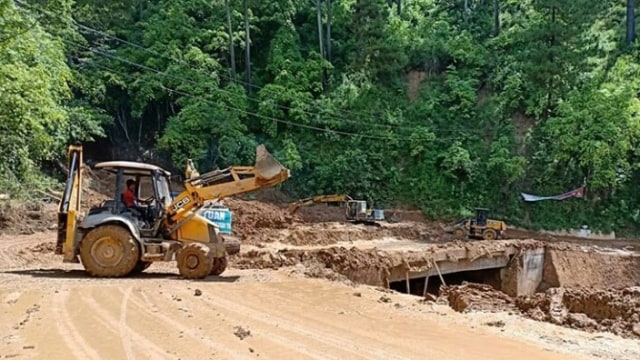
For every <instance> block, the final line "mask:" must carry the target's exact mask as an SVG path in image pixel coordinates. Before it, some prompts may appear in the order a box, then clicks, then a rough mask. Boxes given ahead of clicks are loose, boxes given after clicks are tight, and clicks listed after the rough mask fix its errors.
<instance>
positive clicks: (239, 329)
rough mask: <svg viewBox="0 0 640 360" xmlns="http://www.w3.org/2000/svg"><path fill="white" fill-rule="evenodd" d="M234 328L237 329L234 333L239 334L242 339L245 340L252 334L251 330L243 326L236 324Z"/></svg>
mask: <svg viewBox="0 0 640 360" xmlns="http://www.w3.org/2000/svg"><path fill="white" fill-rule="evenodd" d="M234 329H235V330H236V331H235V332H234V333H233V335H235V336H237V337H238V339H240V340H244V338H246V337H248V336H251V330H245V329H243V328H242V326H236V327H234Z"/></svg>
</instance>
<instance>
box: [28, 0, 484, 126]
mask: <svg viewBox="0 0 640 360" xmlns="http://www.w3.org/2000/svg"><path fill="white" fill-rule="evenodd" d="M16 2H17V3H20V4H23V5H25V6H27V7H32V6H31V5H28V4H24V3H22V2H21V1H19V0H16ZM36 9H37V10H38V11H41V12H50V11H47V10H43V9H39V8H36ZM50 13H51V14H53V15H55V16H57V17H59V18H61V16H62V15H60V14H57V13H53V12H50ZM73 23H74V24H75V25H76V26H78V27H79V28H81V29H84V30H86V31H90V32H93V33H96V34H100V35H102V36H105V37H107V38H110V39H113V40H116V41H118V42H120V43H123V44H126V45H129V46H132V47H135V48H137V49H140V50H142V51H145V52H147V53H149V54H152V55H154V56H157V57H161V58H164V59H166V60H169V61H172V62H177V63H180V64H183V65H185V66H187V67H189V68H191V69H192V70H195V71H199V72H201V71H202V69H199V68H195V67H193V66H192V65H190V64H189V63H187V62H186V61H184V60H181V59H175V58H172V57H169V56H167V55H165V54H161V53H159V52H157V51H154V50H152V49H149V48H147V47H144V46H142V45H139V44H136V43H133V42H130V41H127V40H124V39H121V38H118V37H116V36H113V35H110V34H107V33H105V32H103V31H101V30H98V29H94V28H92V27H89V26H86V25H83V24H81V23H79V22H77V21H76V20H73ZM217 75H218V76H219V77H221V78H223V79H226V80H228V81H231V82H239V83H241V84H243V85H248V86H251V87H253V88H256V89H264V90H267V91H272V90H270V89H267V88H264V87H260V86H258V85H254V84H250V83H245V82H243V81H242V80H234V79H232V78H231V77H228V76H226V75H224V74H217ZM220 91H222V92H227V93H230V94H232V95H234V96H235V95H237V94H235V93H232V92H230V91H228V90H225V89H220ZM273 93H275V92H273ZM247 99H249V100H253V101H256V102H259V99H256V98H252V97H247ZM310 105H314V104H310ZM275 106H277V107H279V108H280V109H283V110H291V111H296V112H302V113H306V114H308V115H312V116H318V115H323V114H320V113H318V112H311V111H308V110H304V109H298V108H291V107H288V106H286V105H282V104H276V105H275ZM342 112H344V113H346V114H353V115H358V116H362V115H366V117H369V118H372V119H373V120H376V118H375V117H373V116H371V114H364V113H358V112H353V111H349V110H342ZM324 116H325V117H326V118H333V119H336V120H341V121H342V122H349V123H353V124H358V125H365V126H374V127H380V128H398V129H406V130H409V131H415V128H413V127H407V126H403V125H400V124H381V123H372V122H363V121H355V120H350V119H346V118H343V117H339V116H335V115H330V114H324ZM377 120H380V121H382V119H380V118H377ZM429 130H430V131H431V132H459V131H464V132H476V131H477V132H481V133H483V132H484V131H483V130H480V129H477V130H476V129H433V128H431V129H429Z"/></svg>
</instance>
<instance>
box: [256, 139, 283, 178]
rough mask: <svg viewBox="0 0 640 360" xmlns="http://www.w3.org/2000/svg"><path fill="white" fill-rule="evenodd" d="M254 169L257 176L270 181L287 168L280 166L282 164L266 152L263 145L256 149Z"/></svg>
mask: <svg viewBox="0 0 640 360" xmlns="http://www.w3.org/2000/svg"><path fill="white" fill-rule="evenodd" d="M255 169H256V172H257V176H259V177H261V178H263V179H271V178H273V177H275V176H277V175H279V174H280V173H282V172H283V171H286V170H287V168H285V167H284V166H282V164H280V162H279V161H278V160H276V159H275V158H274V157H273V156H272V155H271V154H270V153H269V151H267V148H266V147H265V146H264V145H260V146H258V147H257V148H256V164H255Z"/></svg>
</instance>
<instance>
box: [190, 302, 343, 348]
mask: <svg viewBox="0 0 640 360" xmlns="http://www.w3.org/2000/svg"><path fill="white" fill-rule="evenodd" d="M203 301H205V302H207V303H210V302H209V301H207V300H204V299H203ZM217 310H219V311H220V312H227V313H231V314H233V316H230V317H232V318H233V319H234V320H238V319H242V318H244V319H247V320H249V321H253V322H260V323H262V324H264V325H265V327H266V328H267V329H266V331H265V333H267V332H268V334H269V335H268V339H267V340H269V341H271V342H273V343H275V344H277V345H279V346H281V347H283V348H287V349H290V350H292V351H293V352H296V353H300V354H303V355H304V356H306V357H308V358H310V359H318V360H323V359H337V360H339V359H344V356H332V355H330V354H328V353H327V352H326V351H325V350H322V349H318V350H317V352H321V353H320V354H318V353H317V352H313V351H309V350H307V349H306V347H308V345H305V344H304V342H300V341H296V340H295V339H294V337H295V338H300V339H302V340H304V341H307V342H309V341H311V342H314V343H317V344H318V345H317V347H318V348H329V349H331V348H333V349H338V350H339V351H340V352H342V353H346V354H353V353H352V352H350V351H348V350H345V349H343V348H340V347H335V346H332V345H331V344H328V343H326V342H322V341H320V340H317V339H315V338H313V337H310V336H304V335H301V334H300V333H296V332H295V331H293V330H288V329H286V328H281V327H278V326H276V325H274V323H273V322H269V321H264V320H261V319H256V318H255V317H253V316H250V315H247V314H245V313H242V312H240V311H237V310H233V309H230V308H228V307H218V309H217ZM205 316H206V315H205ZM196 317H198V318H202V317H204V316H196ZM275 332H287V333H289V334H291V337H289V336H283V335H278V334H276V333H275Z"/></svg>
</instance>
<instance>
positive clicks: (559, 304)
mask: <svg viewBox="0 0 640 360" xmlns="http://www.w3.org/2000/svg"><path fill="white" fill-rule="evenodd" d="M516 305H517V306H518V308H519V309H520V310H521V311H522V312H523V313H524V314H525V315H527V316H529V317H531V318H532V319H535V320H539V321H548V322H552V323H554V324H557V325H564V326H568V327H572V328H576V329H582V330H587V331H589V332H593V331H610V332H612V333H614V334H617V335H621V336H626V337H640V334H638V333H635V332H634V327H635V328H636V329H637V327H638V326H639V325H640V287H631V288H624V289H620V290H611V289H610V290H597V289H567V288H554V289H549V290H547V291H546V292H545V293H540V294H535V295H534V296H526V297H520V298H518V299H517V300H516Z"/></svg>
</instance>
